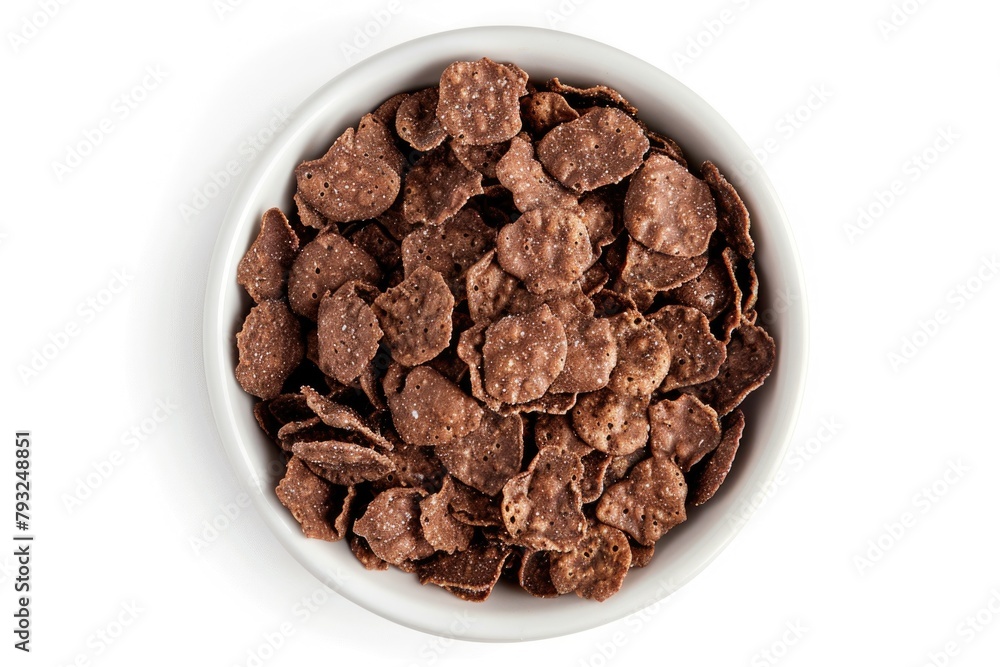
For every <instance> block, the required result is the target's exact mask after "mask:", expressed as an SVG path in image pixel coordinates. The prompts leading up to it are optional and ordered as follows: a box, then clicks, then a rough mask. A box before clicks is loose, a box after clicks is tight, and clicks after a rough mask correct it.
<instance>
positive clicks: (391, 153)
mask: <svg viewBox="0 0 1000 667" xmlns="http://www.w3.org/2000/svg"><path fill="white" fill-rule="evenodd" d="M354 150H355V151H356V152H357V153H358V154H360V155H361V157H363V158H366V159H368V158H375V159H377V160H383V161H384V162H386V164H388V165H389V167H390V168H391V169H392V170H393V171H394V172H396V174H397V175H399V176H402V174H403V169H404V168H405V167H406V158H404V157H403V154H402V153H400V152H399V149H398V148H396V138H395V137H394V136H393V133H392V130H390V129H389V128H388V127H387V126H386V124H385V123H383V122H382V121H381V120H379V118H378V117H377V116H375V115H373V114H365V115H364V116H362V117H361V122H360V123H358V129H357V131H356V132H355V133H354Z"/></svg>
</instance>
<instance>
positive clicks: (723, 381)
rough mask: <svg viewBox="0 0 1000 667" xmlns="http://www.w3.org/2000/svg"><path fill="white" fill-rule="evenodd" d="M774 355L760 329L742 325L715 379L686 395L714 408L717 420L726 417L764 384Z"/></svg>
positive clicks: (736, 330) (733, 337) (772, 363)
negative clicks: (693, 396) (692, 395)
mask: <svg viewBox="0 0 1000 667" xmlns="http://www.w3.org/2000/svg"><path fill="white" fill-rule="evenodd" d="M775 354H776V349H775V345H774V339H773V338H771V336H769V335H768V333H767V332H766V331H764V330H763V329H761V328H760V327H758V326H754V325H752V324H750V323H748V322H745V321H744V323H743V324H742V325H740V327H739V328H737V329H735V330H734V331H733V336H732V338H731V339H730V341H729V344H728V345H726V360H725V361H724V362H722V366H721V367H720V368H719V375H718V376H717V377H716V378H715V379H713V380H710V381H708V382H706V383H705V384H700V385H698V386H696V387H692V388H691V389H688V390H686V391H690V392H691V393H693V394H694V395H695V396H697V397H698V398H700V399H701V400H702V402H704V403H707V404H708V405H711V406H712V407H713V408H715V410H716V412H718V413H719V416H720V417H721V416H724V415H727V414H729V413H730V412H732V411H733V409H734V408H736V406H738V405H739V404H740V403H742V402H743V399H744V398H746V397H747V395H748V394H750V392H752V391H753V390H754V389H756V388H757V387H759V386H760V385H762V384H763V383H764V380H766V379H767V376H768V375H770V374H771V369H773V368H774V359H775Z"/></svg>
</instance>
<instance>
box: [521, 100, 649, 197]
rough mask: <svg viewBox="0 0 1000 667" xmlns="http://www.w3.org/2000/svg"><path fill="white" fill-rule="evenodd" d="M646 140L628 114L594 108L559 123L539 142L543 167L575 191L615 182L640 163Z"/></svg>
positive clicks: (646, 143)
mask: <svg viewBox="0 0 1000 667" xmlns="http://www.w3.org/2000/svg"><path fill="white" fill-rule="evenodd" d="M647 150H649V141H648V140H647V139H646V137H645V135H644V134H643V132H642V128H641V127H639V125H638V124H637V123H636V122H635V121H634V120H632V119H631V118H629V116H628V114H626V113H625V112H623V111H621V110H619V109H612V108H600V107H598V108H594V109H591V110H590V111H588V112H587V113H585V114H583V115H582V116H580V117H579V118H577V119H576V120H571V121H569V122H568V123H563V124H562V125H558V126H556V127H555V128H553V129H552V130H550V131H549V132H548V133H547V134H546V135H545V136H544V137H542V140H541V141H539V142H538V159H539V161H541V163H542V164H543V165H545V169H546V170H548V172H549V173H550V174H552V175H553V176H555V177H556V179H557V180H558V181H559V182H560V183H562V184H563V185H565V186H566V187H567V188H569V189H570V190H572V191H574V192H588V191H590V190H594V189H595V188H599V187H601V186H602V185H609V184H611V183H617V182H619V181H621V180H622V179H623V178H625V177H626V176H628V175H629V174H631V173H632V172H633V171H635V170H636V169H638V168H639V165H641V164H642V158H643V156H644V155H645V154H646V151H647Z"/></svg>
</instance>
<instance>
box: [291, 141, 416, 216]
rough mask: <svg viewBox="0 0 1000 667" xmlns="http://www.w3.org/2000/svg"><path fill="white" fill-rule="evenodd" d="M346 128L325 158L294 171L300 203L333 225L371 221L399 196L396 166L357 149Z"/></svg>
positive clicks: (366, 147) (307, 163)
mask: <svg viewBox="0 0 1000 667" xmlns="http://www.w3.org/2000/svg"><path fill="white" fill-rule="evenodd" d="M355 139H356V137H355V133H354V129H353V128H350V127H349V128H347V130H345V131H344V133H343V134H342V135H340V137H339V138H338V139H337V141H335V142H334V144H333V146H331V147H330V150H328V151H327V153H326V155H324V156H323V157H321V158H320V159H318V160H311V161H308V162H303V163H302V164H300V165H299V166H298V167H296V168H295V180H296V182H297V184H298V191H299V194H300V195H301V196H302V199H303V200H304V201H305V202H306V203H307V204H309V205H310V206H312V207H313V208H314V209H316V210H317V211H318V212H319V213H320V214H321V215H323V216H324V217H326V218H328V219H330V220H332V221H333V222H350V221H352V220H365V219H367V218H374V217H375V216H377V215H379V214H381V213H382V212H384V211H385V210H386V209H387V208H389V207H390V206H391V205H392V202H393V200H395V199H396V195H397V194H399V173H398V171H397V165H396V164H393V163H392V162H390V161H388V160H385V159H379V158H378V157H377V156H375V155H372V154H369V155H368V156H365V155H364V153H365V152H370V147H369V146H366V145H361V146H357V145H356V141H355Z"/></svg>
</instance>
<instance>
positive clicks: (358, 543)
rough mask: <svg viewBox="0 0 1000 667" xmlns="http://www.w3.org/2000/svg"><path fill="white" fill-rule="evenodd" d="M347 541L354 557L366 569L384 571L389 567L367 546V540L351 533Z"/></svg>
mask: <svg viewBox="0 0 1000 667" xmlns="http://www.w3.org/2000/svg"><path fill="white" fill-rule="evenodd" d="M349 542H350V545H351V553H352V554H354V557H355V558H357V559H358V561H359V562H360V563H361V565H362V566H364V568H365V569H366V570H381V571H385V570H388V569H389V564H388V563H386V562H385V561H384V560H382V559H381V558H379V557H378V556H376V555H375V552H374V551H372V548H371V547H370V546H368V540H366V539H365V538H363V537H360V536H358V535H356V534H354V533H351V537H350V540H349Z"/></svg>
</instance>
